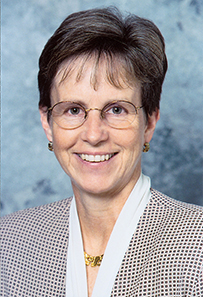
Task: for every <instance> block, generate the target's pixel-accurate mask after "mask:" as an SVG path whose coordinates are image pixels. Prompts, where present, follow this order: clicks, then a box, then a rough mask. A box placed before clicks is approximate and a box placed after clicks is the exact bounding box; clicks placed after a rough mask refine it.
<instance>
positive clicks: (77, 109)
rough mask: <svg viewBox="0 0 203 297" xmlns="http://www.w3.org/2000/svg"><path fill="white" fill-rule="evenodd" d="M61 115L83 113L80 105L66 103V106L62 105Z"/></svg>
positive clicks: (80, 114) (78, 114)
mask: <svg viewBox="0 0 203 297" xmlns="http://www.w3.org/2000/svg"><path fill="white" fill-rule="evenodd" d="M63 115H65V116H69V117H71V116H82V115H84V110H83V108H82V107H81V106H79V105H77V104H72V103H71V104H70V103H68V104H66V106H64V109H63Z"/></svg>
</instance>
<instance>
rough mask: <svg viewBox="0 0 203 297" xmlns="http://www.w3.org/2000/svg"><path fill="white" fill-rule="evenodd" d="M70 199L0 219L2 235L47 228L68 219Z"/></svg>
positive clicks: (21, 211)
mask: <svg viewBox="0 0 203 297" xmlns="http://www.w3.org/2000/svg"><path fill="white" fill-rule="evenodd" d="M71 201H72V197H71V198H67V199H64V200H60V201H57V202H53V203H49V204H46V205H41V206H38V207H33V208H28V209H24V210H20V211H17V212H14V213H11V214H9V215H6V216H4V217H2V218H1V229H2V233H3V234H5V233H9V234H10V235H11V234H12V233H11V231H12V230H13V232H15V231H17V232H20V230H21V231H23V230H27V229H30V230H32V229H35V228H40V226H41V228H49V227H50V224H53V223H54V222H55V224H56V222H57V223H59V221H62V220H63V219H64V216H65V217H66V219H67V217H69V210H70V205H71Z"/></svg>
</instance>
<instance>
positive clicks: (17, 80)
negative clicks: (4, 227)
mask: <svg viewBox="0 0 203 297" xmlns="http://www.w3.org/2000/svg"><path fill="white" fill-rule="evenodd" d="M102 5H103V6H109V5H116V6H117V7H118V8H120V9H121V11H122V12H125V11H126V12H132V13H135V14H137V15H139V16H141V17H145V18H148V19H151V20H152V21H153V22H154V23H155V24H156V25H157V26H158V27H159V28H160V30H161V32H162V33H163V35H164V37H165V41H166V52H167V56H168V62H169V70H168V73H167V75H166V80H165V83H164V87H163V92H162V101H161V120H160V121H159V122H158V125H157V130H156V131H155V135H154V138H153V140H152V142H151V149H150V151H149V152H148V153H147V154H144V155H143V171H144V173H145V174H147V175H149V176H150V177H151V179H152V186H153V187H154V188H155V189H157V190H160V191H162V192H163V193H166V194H168V195H170V196H172V197H173V198H176V199H179V200H182V201H187V202H191V203H196V204H201V205H203V198H202V196H203V166H202V165H203V151H202V147H203V137H202V136H203V134H202V132H203V128H202V127H203V113H202V111H203V79H202V78H203V62H202V61H203V51H202V45H203V34H202V28H203V1H202V0H171V1H167V0H142V1H140V0H128V1H126V0H116V1H110V0H104V1H102ZM103 6H99V5H98V1H97V0H74V1H72V0H60V1H57V0H18V1H15V0H3V1H2V162H1V163H2V174H1V179H2V189H1V191H2V193H1V196H2V199H1V204H2V215H4V214H7V213H11V212H13V211H16V210H19V209H23V208H28V207H32V206H37V205H41V204H46V203H49V202H52V201H55V200H59V199H63V198H67V197H68V196H70V195H71V194H72V190H71V185H70V181H69V178H68V177H67V176H66V175H65V173H64V172H63V170H62V169H61V168H60V165H59V164H58V162H57V161H56V159H55V156H54V154H53V153H51V152H49V151H48V149H47V139H46V137H45V134H44V131H43V130H42V128H41V123H40V118H39V113H38V98H39V96H38V89H37V72H38V58H39V55H40V53H41V51H42V49H43V46H44V45H45V43H46V41H47V40H48V38H49V37H50V36H51V35H52V34H53V32H54V31H55V29H56V28H57V27H58V26H59V24H60V23H61V21H62V20H63V19H64V18H65V17H66V16H67V15H68V14H70V13H72V12H75V11H78V10H84V9H89V8H94V7H103Z"/></svg>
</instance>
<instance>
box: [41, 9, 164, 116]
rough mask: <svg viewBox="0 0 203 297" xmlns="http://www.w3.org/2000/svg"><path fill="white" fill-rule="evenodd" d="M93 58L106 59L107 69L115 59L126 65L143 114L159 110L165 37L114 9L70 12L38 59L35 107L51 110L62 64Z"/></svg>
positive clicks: (114, 81)
mask: <svg viewBox="0 0 203 297" xmlns="http://www.w3.org/2000/svg"><path fill="white" fill-rule="evenodd" d="M93 54H96V57H97V61H99V59H100V58H101V57H102V56H104V57H106V58H107V59H108V61H110V64H111V67H112V65H113V62H114V61H115V58H116V59H117V60H118V59H119V61H122V62H121V63H122V64H123V63H124V64H125V69H126V71H125V73H126V74H127V75H128V77H130V78H131V80H132V81H133V80H139V82H140V83H141V88H142V105H144V109H145V112H146V114H147V115H148V114H152V112H153V111H154V110H156V108H159V102H160V97H161V91H162V84H163V81H164V77H165V74H166V71H167V58H166V55H165V43H164V38H163V36H162V34H161V32H160V31H159V29H158V28H157V26H156V25H155V24H154V23H153V22H151V21H149V20H146V19H143V18H140V17H138V16H136V15H133V14H128V15H127V16H126V17H123V16H122V15H121V13H120V12H119V10H118V9H117V8H115V7H108V8H104V9H91V10H86V11H80V12H77V13H73V14H71V15H70V16H68V17H67V18H66V19H65V20H64V21H63V22H62V24H61V25H60V26H59V28H58V29H57V30H56V31H55V33H54V34H53V36H52V37H51V38H50V39H49V40H48V42H47V44H46V45H45V47H44V49H43V51H42V54H41V56H40V59H39V74H38V85H39V91H40V101H39V106H40V107H45V106H46V107H47V108H49V107H50V106H51V102H50V91H51V86H52V82H53V79H54V77H55V75H56V73H57V71H58V69H59V66H60V65H61V63H62V62H64V61H65V60H68V59H72V58H74V57H75V58H77V57H80V56H83V55H84V56H87V57H89V56H92V55H93ZM111 72H112V73H113V71H111ZM114 72H115V71H114ZM116 76H119V73H117V75H115V74H114V75H111V74H110V75H109V81H110V83H112V84H114V85H115V86H117V87H119V86H118V83H117V82H118V80H117V79H116ZM126 80H127V79H126Z"/></svg>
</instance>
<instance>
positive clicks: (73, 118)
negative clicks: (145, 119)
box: [48, 100, 143, 130]
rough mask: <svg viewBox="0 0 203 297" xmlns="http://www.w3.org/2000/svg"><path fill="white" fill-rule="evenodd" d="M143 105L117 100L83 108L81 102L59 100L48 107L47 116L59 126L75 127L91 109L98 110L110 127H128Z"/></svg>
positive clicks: (81, 122) (79, 124) (68, 128)
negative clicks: (100, 105) (98, 106)
mask: <svg viewBox="0 0 203 297" xmlns="http://www.w3.org/2000/svg"><path fill="white" fill-rule="evenodd" d="M141 108H143V106H139V107H138V106H135V105H134V104H133V103H132V102H129V101H124V100H118V101H112V102H110V103H108V104H106V105H105V106H104V107H103V108H102V109H99V108H85V107H84V106H83V105H82V104H80V103H77V102H72V101H60V102H57V103H56V104H54V105H53V106H52V107H50V108H49V109H48V115H49V117H50V116H52V119H53V121H54V122H55V123H56V124H57V125H58V126H59V127H61V128H63V129H67V130H71V129H76V128H78V127H80V126H82V124H83V123H84V122H85V121H86V120H87V118H88V113H89V112H90V111H91V110H97V111H99V112H100V117H101V119H103V120H104V121H105V122H106V123H107V124H108V125H109V126H110V127H112V128H116V129H125V128H128V127H129V126H130V125H131V124H132V123H133V122H134V120H135V118H136V115H137V113H138V110H139V109H141Z"/></svg>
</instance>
